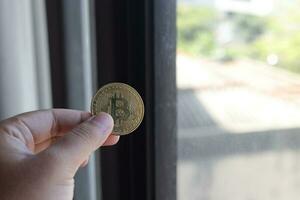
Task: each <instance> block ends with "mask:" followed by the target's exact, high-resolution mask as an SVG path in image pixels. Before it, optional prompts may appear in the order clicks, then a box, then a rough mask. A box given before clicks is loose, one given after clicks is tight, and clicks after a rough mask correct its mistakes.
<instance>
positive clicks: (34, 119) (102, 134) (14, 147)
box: [0, 109, 119, 200]
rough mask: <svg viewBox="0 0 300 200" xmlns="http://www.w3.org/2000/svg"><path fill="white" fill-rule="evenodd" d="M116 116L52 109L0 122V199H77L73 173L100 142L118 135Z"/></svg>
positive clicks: (111, 141) (106, 142)
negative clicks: (114, 130)
mask: <svg viewBox="0 0 300 200" xmlns="http://www.w3.org/2000/svg"><path fill="white" fill-rule="evenodd" d="M112 130H113V119H112V117H111V116H110V115H109V114H106V113H100V114H99V115H97V116H95V117H92V116H91V114H90V113H89V112H83V111H77V110H67V109H52V110H41V111H34V112H29V113H24V114H21V115H18V116H15V117H12V118H9V119H7V120H4V121H2V122H0V199H3V200H20V199H22V200H25V199H26V200H27V199H28V200H29V199H30V200H41V199H43V200H52V199H53V200H54V199H55V200H72V199H73V192H74V175H75V174H76V172H77V170H78V168H79V167H83V166H84V165H86V164H87V161H88V158H89V155H90V154H91V153H93V152H94V151H95V150H96V149H98V148H99V147H100V146H104V145H113V144H116V143H117V142H118V140H119V137H118V136H114V135H111V132H112Z"/></svg>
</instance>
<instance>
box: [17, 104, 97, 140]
mask: <svg viewBox="0 0 300 200" xmlns="http://www.w3.org/2000/svg"><path fill="white" fill-rule="evenodd" d="M90 117H91V113H89V112H85V111H79V110H69V109H50V110H39V111H33V112H28V113H24V114H20V115H17V116H15V117H13V118H12V120H14V118H15V119H16V121H17V122H18V123H21V124H23V126H26V128H27V129H28V130H29V131H30V132H31V134H32V137H33V141H34V143H35V144H38V143H41V142H44V141H46V140H49V139H50V138H53V137H55V136H59V135H62V134H63V133H65V132H67V131H69V130H71V129H72V128H74V127H75V126H76V125H78V124H80V123H81V122H83V121H85V120H87V119H88V118H90Z"/></svg>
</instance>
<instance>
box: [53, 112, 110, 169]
mask: <svg viewBox="0 0 300 200" xmlns="http://www.w3.org/2000/svg"><path fill="white" fill-rule="evenodd" d="M113 125H114V122H113V119H112V117H111V116H110V115H109V114H107V113H100V114H99V115H97V116H94V117H91V118H90V119H88V120H87V121H85V122H83V123H81V124H79V125H78V126H77V127H75V128H74V129H72V130H71V131H70V132H69V133H67V134H66V135H65V136H63V137H62V138H61V139H60V140H58V141H57V142H56V143H55V144H53V145H52V146H51V147H50V148H49V149H48V151H50V152H49V153H50V154H52V155H54V156H58V157H59V158H56V160H57V161H58V162H60V161H62V162H63V163H64V164H65V163H66V164H67V165H69V166H70V165H71V166H72V167H75V168H74V169H75V170H77V168H78V167H79V166H80V165H81V164H82V163H83V162H84V161H85V160H86V159H87V158H88V156H89V155H90V154H91V153H93V151H95V150H96V149H98V148H99V147H100V146H101V145H103V143H104V142H105V141H106V139H107V138H108V136H109V135H110V133H111V132H112V129H113ZM51 151H52V152H51ZM71 166H70V167H71Z"/></svg>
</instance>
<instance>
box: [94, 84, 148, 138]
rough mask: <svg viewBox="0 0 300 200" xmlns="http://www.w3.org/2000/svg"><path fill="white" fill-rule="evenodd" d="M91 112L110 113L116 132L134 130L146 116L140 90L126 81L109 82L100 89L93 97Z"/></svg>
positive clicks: (117, 133) (124, 132) (127, 132)
mask: <svg viewBox="0 0 300 200" xmlns="http://www.w3.org/2000/svg"><path fill="white" fill-rule="evenodd" d="M91 112H92V114H93V115H96V114H98V113H100V112H107V113H109V114H110V115H111V116H112V117H113V119H114V123H115V124H114V130H113V132H114V134H116V135H126V134H129V133H131V132H133V131H134V130H135V129H136V128H137V127H138V126H139V125H140V123H141V122H142V120H143V117H144V103H143V100H142V98H141V96H140V95H139V94H138V92H137V91H136V90H135V89H134V88H132V87H131V86H129V85H127V84H124V83H109V84H107V85H105V86H103V87H102V88H100V89H99V90H98V92H97V93H96V95H95V96H94V97H93V99H92V104H91Z"/></svg>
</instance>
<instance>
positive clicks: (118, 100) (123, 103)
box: [110, 93, 130, 125]
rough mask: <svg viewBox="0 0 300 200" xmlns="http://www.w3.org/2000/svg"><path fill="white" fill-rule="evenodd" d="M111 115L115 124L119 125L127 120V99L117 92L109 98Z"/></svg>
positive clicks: (128, 112) (128, 113)
mask: <svg viewBox="0 0 300 200" xmlns="http://www.w3.org/2000/svg"><path fill="white" fill-rule="evenodd" d="M110 105H111V116H112V117H113V119H114V121H115V124H117V125H120V124H121V123H122V121H124V120H127V119H128V117H129V116H130V111H129V106H128V101H127V100H126V99H124V98H122V96H121V95H120V94H119V95H118V96H117V94H116V93H115V94H114V96H112V97H111V99H110Z"/></svg>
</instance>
